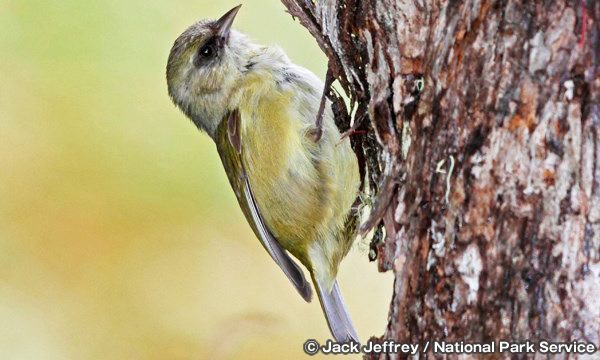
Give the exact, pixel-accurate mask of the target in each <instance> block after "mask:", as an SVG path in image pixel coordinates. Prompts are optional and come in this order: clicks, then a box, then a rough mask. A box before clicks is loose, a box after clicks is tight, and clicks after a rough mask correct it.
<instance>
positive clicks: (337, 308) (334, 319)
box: [313, 276, 360, 342]
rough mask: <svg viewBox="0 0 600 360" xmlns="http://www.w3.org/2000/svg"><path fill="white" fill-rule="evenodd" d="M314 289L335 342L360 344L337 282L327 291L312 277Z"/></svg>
mask: <svg viewBox="0 0 600 360" xmlns="http://www.w3.org/2000/svg"><path fill="white" fill-rule="evenodd" d="M313 281H314V283H315V288H316V289H317V293H318V294H319V300H320V302H321V308H323V313H325V318H326V319H327V325H329V330H330V331H331V334H332V335H333V337H334V338H335V340H336V341H337V342H347V341H350V340H353V341H355V342H360V341H359V339H358V335H357V334H356V330H355V329H354V324H352V320H351V319H350V315H349V314H348V309H347V308H346V304H345V303H344V298H343V297H342V293H341V292H340V287H339V285H338V282H337V280H335V281H334V282H333V286H332V288H331V291H329V292H328V291H327V288H326V287H324V286H323V285H322V284H321V283H320V282H319V280H317V278H316V277H315V276H313Z"/></svg>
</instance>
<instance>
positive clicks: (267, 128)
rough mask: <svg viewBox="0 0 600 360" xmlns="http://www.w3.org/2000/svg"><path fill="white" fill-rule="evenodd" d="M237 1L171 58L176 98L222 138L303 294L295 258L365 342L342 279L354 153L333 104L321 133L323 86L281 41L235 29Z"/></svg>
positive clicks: (336, 316)
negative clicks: (260, 41) (264, 41)
mask: <svg viewBox="0 0 600 360" xmlns="http://www.w3.org/2000/svg"><path fill="white" fill-rule="evenodd" d="M238 9H239V7H237V8H234V9H232V10H231V11H229V12H228V13H227V14H225V15H224V16H223V17H222V18H221V19H219V20H217V21H202V22H199V23H197V24H194V25H192V26H191V27H190V28H189V29H188V30H186V31H185V32H184V33H183V34H182V35H181V36H180V37H179V38H178V39H177V40H176V41H175V44H174V46H173V49H172V50H171V53H170V55H169V61H168V65H167V82H168V85H169V94H170V96H171V98H172V99H173V101H174V102H175V104H177V105H178V106H179V107H180V108H181V109H182V111H183V112H184V113H185V114H186V115H187V116H188V117H190V118H191V119H192V120H193V121H194V123H195V124H196V125H197V126H198V128H199V129H201V130H204V131H206V132H207V133H208V134H209V135H210V136H211V137H212V139H213V140H214V141H215V144H216V146H217V151H218V153H219V155H220V157H221V160H222V162H223V167H224V169H225V172H226V173H227V176H228V179H229V182H230V184H231V187H232V188H233V190H234V192H235V194H236V197H237V199H238V202H239V205H240V208H241V209H242V211H243V213H244V215H245V216H246V219H247V220H248V223H249V224H250V226H251V227H252V229H253V231H254V233H255V234H256V236H257V237H258V238H259V240H260V241H261V243H262V245H263V246H264V247H265V249H266V250H267V252H268V253H269V254H270V255H271V257H272V258H273V260H274V261H275V262H276V263H277V264H278V265H279V267H280V268H281V269H282V270H283V272H284V273H285V274H286V276H287V277H288V278H289V279H290V281H291V282H292V284H293V285H294V286H295V287H296V289H297V290H298V292H299V293H300V294H301V295H302V297H303V298H304V299H305V300H307V301H310V299H311V296H312V291H311V287H310V285H309V284H308V282H307V281H306V279H305V277H304V274H303V272H302V271H301V270H300V268H299V267H298V265H296V263H295V262H294V261H293V260H292V259H291V258H290V256H289V255H288V253H290V254H292V255H293V256H294V257H295V258H297V259H298V260H299V261H300V262H301V263H302V264H303V265H304V266H305V267H306V268H307V270H308V271H309V272H310V275H311V279H312V280H313V283H314V284H315V289H316V290H317V294H318V295H319V300H320V302H321V306H322V308H323V310H324V313H325V315H326V318H327V321H328V325H329V328H330V330H331V332H332V334H333V335H334V337H335V338H336V339H337V340H338V341H346V340H350V339H353V340H358V336H357V334H356V331H355V330H354V326H353V325H352V322H351V320H350V317H349V315H348V313H347V310H346V306H345V304H344V301H343V298H342V296H341V293H340V291H339V286H338V283H337V281H336V280H335V278H336V275H337V272H338V268H339V264H340V262H341V261H342V259H343V258H344V256H345V255H346V254H347V253H348V251H349V250H350V247H351V246H352V242H353V240H354V236H355V229H356V225H357V224H358V217H357V214H356V212H355V211H352V210H351V209H352V205H353V203H354V202H355V200H356V198H357V194H358V185H359V176H358V164H357V160H356V156H355V154H354V153H353V152H352V149H351V148H350V143H349V141H348V139H345V140H343V141H340V138H341V134H340V133H339V130H338V129H337V127H336V126H335V123H334V120H333V112H332V111H331V107H330V103H329V102H328V103H327V106H326V108H325V111H324V114H323V122H322V130H323V132H322V136H321V138H320V139H319V140H317V139H315V137H314V136H312V135H311V134H314V133H315V130H316V128H315V126H316V125H315V120H316V118H317V111H318V108H319V103H320V101H321V94H322V91H323V86H324V85H323V83H322V82H321V81H320V80H319V79H318V78H317V77H316V76H315V75H314V74H312V73H311V72H309V71H308V70H306V69H303V68H301V67H299V66H297V65H295V64H293V63H291V62H290V61H289V59H288V58H287V57H286V56H285V54H284V53H283V52H282V51H281V50H280V49H279V48H277V47H265V46H260V45H256V44H254V43H252V42H251V41H250V40H248V38H247V37H245V36H244V35H242V34H240V33H238V32H236V31H234V30H230V27H231V24H232V22H233V18H234V17H235V15H236V13H237V11H238Z"/></svg>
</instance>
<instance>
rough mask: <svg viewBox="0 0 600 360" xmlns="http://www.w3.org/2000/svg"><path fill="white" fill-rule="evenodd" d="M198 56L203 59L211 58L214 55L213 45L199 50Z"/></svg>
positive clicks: (207, 45)
mask: <svg viewBox="0 0 600 360" xmlns="http://www.w3.org/2000/svg"><path fill="white" fill-rule="evenodd" d="M199 53H200V56H202V57H204V58H211V57H213V56H214V55H215V53H216V51H215V46H214V44H206V45H204V46H202V47H201V48H200V51H199Z"/></svg>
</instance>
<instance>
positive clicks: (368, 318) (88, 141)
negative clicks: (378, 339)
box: [0, 0, 392, 360]
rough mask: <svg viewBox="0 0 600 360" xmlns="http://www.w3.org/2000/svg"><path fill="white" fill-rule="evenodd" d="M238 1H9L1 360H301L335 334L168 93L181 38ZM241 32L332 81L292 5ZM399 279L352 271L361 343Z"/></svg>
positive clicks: (0, 242) (4, 12)
mask: <svg viewBox="0 0 600 360" xmlns="http://www.w3.org/2000/svg"><path fill="white" fill-rule="evenodd" d="M237 4H238V3H236V2H232V1H225V2H219V3H217V2H203V1H190V0H184V1H173V2H164V1H157V0H147V1H139V0H134V1H117V0H104V1H97V2H90V1H78V0H61V1H39V0H37V1H32V0H0V54H2V56H0V73H1V74H2V81H0V130H1V131H0V319H1V320H0V358H1V359H61V360H62V359H128V360H131V359H203V358H207V359H208V358H210V359H241V358H244V359H268V358H286V359H292V358H305V355H304V354H303V353H302V343H303V342H304V341H305V340H306V339H307V338H316V339H318V340H321V341H324V340H325V339H326V338H328V337H329V332H328V330H327V325H326V323H325V320H324V318H323V315H322V314H321V309H320V307H319V305H318V303H317V302H316V301H314V302H313V303H312V304H310V305H306V304H305V303H304V302H303V301H302V299H301V298H300V297H299V296H298V295H297V294H296V292H295V290H294V289H293V287H292V286H291V285H290V284H288V283H287V279H286V278H285V276H283V275H282V274H281V273H280V271H279V270H278V268H277V267H276V266H275V264H274V263H273V262H272V261H271V260H270V259H269V257H268V255H267V253H266V252H265V251H264V250H263V248H262V247H261V246H260V244H259V242H258V240H256V239H255V238H254V235H253V234H252V232H251V230H250V228H249V226H248V225H247V224H246V221H245V219H244V218H243V215H242V214H241V211H240V210H239V209H238V206H237V203H236V201H235V198H234V195H233V192H232V191H231V190H230V188H229V184H228V182H227V180H226V177H225V174H224V172H223V170H222V168H221V164H220V161H219V158H218V156H217V153H216V151H215V150H214V145H213V144H212V142H211V141H210V140H209V139H208V137H206V136H205V135H203V134H201V133H199V132H198V131H197V130H196V129H195V127H194V126H193V125H192V124H191V123H190V121H188V120H187V119H186V118H185V117H184V116H183V115H182V114H181V113H180V112H179V111H178V110H176V109H175V108H174V106H173V105H172V104H171V102H170V100H169V98H168V96H167V92H166V83H165V76H164V73H165V64H166V59H167V56H168V53H169V50H170V48H171V45H172V43H173V41H174V40H175V38H176V37H177V36H178V35H179V34H180V33H181V32H182V31H183V30H184V29H185V28H186V27H187V26H188V25H190V24H192V23H193V22H195V21H197V20H199V19H201V18H205V17H213V18H215V17H218V16H220V15H221V14H222V13H224V12H225V11H227V10H229V9H230V8H231V7H233V6H235V5H237ZM234 26H235V27H236V28H238V29H240V30H242V31H244V32H246V33H248V34H250V36H251V37H252V38H254V39H255V40H256V41H257V42H260V43H266V44H279V45H280V46H282V47H283V48H284V50H285V51H286V52H287V53H288V55H289V56H290V58H291V59H292V60H293V61H295V62H297V63H299V64H301V65H303V66H305V67H307V68H309V69H311V70H312V71H314V72H315V73H316V74H317V75H319V76H321V77H323V76H324V73H325V71H326V60H325V58H324V56H323V54H322V53H321V51H320V50H319V49H318V47H317V45H316V43H315V42H314V41H313V39H312V38H311V37H310V36H309V35H308V32H307V31H306V30H305V29H304V28H302V27H301V26H300V25H299V24H298V23H297V22H294V21H293V20H292V18H291V16H289V14H287V13H285V9H284V7H283V5H281V4H280V3H279V2H278V1H276V0H269V1H258V0H253V1H248V2H246V3H244V6H243V7H242V9H241V11H240V13H239V14H238V17H237V19H236V22H235V25H234ZM391 278H392V277H391V275H390V274H378V273H377V272H376V269H375V266H374V265H373V264H369V263H368V262H367V256H366V254H365V253H364V252H361V251H354V252H353V253H352V254H351V255H350V259H348V260H347V261H346V263H345V264H343V265H342V269H341V274H340V283H341V286H342V289H343V290H344V294H345V296H346V300H347V302H348V304H349V307H350V311H351V314H352V315H353V317H354V321H355V323H356V325H357V328H358V331H359V333H360V335H361V337H362V338H363V340H367V338H368V336H370V335H371V334H381V333H382V331H383V330H384V327H385V324H386V319H387V312H388V304H389V300H390V296H391ZM317 357H319V356H317Z"/></svg>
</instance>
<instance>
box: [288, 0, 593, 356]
mask: <svg viewBox="0 0 600 360" xmlns="http://www.w3.org/2000/svg"><path fill="white" fill-rule="evenodd" d="M283 3H284V4H285V5H286V7H287V8H288V10H289V12H290V14H291V15H292V16H294V17H295V18H298V19H299V20H300V22H301V23H302V25H303V26H305V27H306V28H307V29H308V30H309V31H310V33H311V34H312V35H313V36H314V37H315V38H316V40H317V41H318V43H319V45H320V47H321V48H322V50H323V51H324V52H325V54H326V55H327V56H328V57H329V59H330V65H329V66H330V71H331V73H332V74H333V76H334V78H335V79H337V80H338V82H339V84H340V85H341V87H342V88H343V89H344V90H345V91H346V93H347V94H348V96H349V97H350V99H351V102H352V105H353V106H354V105H355V104H356V105H357V106H355V108H356V109H354V110H351V111H349V112H351V113H352V114H353V122H352V125H353V127H352V129H351V130H350V133H351V134H352V135H350V136H351V137H352V143H353V146H354V148H355V151H356V152H357V155H358V157H359V161H360V163H361V167H362V169H363V174H364V173H365V171H366V174H367V175H368V176H367V178H368V179H369V181H368V182H367V184H366V186H367V187H369V188H370V190H371V191H372V192H373V193H375V194H376V196H375V201H374V205H373V209H372V211H371V215H370V217H369V218H368V219H367V220H366V221H365V222H364V225H363V226H362V228H361V231H362V233H363V234H364V233H366V232H368V231H369V230H370V229H372V228H377V226H378V225H379V224H383V227H384V229H385V239H384V241H380V242H377V240H375V241H374V243H373V244H372V246H373V247H372V249H373V251H374V254H372V255H376V256H377V261H378V264H379V268H380V270H381V271H387V270H393V271H394V273H395V284H394V296H393V299H392V303H391V305H390V316H389V324H388V326H387V329H386V330H385V333H384V335H383V337H382V338H380V339H379V340H378V341H383V340H394V341H396V342H411V343H420V344H424V343H425V342H426V341H427V340H439V341H442V340H445V341H448V342H451V341H465V342H492V341H499V340H501V339H503V340H508V341H525V340H530V341H534V342H537V341H540V340H542V339H545V340H548V341H554V342H558V341H561V342H571V341H573V340H577V341H581V342H593V343H594V344H595V345H596V347H598V346H600V72H599V71H598V70H599V68H598V64H599V62H600V24H599V21H600V1H597V0H587V1H586V0H573V1H567V0H555V1H544V2H542V1H529V0H521V1H512V0H504V1H503V0H498V1H485V0H471V1H441V0H371V1H359V0H350V1H345V0H328V1H317V2H316V4H315V3H313V2H311V1H304V0H283ZM421 79H424V87H423V88H422V91H421V86H420V85H421ZM329 95H330V97H331V98H334V97H335V95H333V94H331V93H330V94H329ZM336 104H338V105H337V106H335V108H338V109H337V113H338V114H339V116H340V119H341V120H340V126H341V127H343V128H344V130H345V129H347V128H349V127H350V125H351V122H350V120H349V117H348V116H344V111H343V109H342V110H340V109H339V108H342V107H343V106H340V105H339V104H340V102H339V101H338V102H336ZM361 130H362V131H361ZM365 169H366V170H365ZM472 356H473V357H477V358H479V357H480V355H472ZM577 356H578V355H570V354H559V355H556V357H555V358H557V359H566V358H577ZM595 356H600V352H597V353H596V354H594V355H591V357H590V358H593V357H595ZM404 357H405V355H402V354H387V355H371V358H381V359H383V358H392V359H394V358H404ZM442 357H443V355H442V354H440V353H433V352H432V345H430V348H429V350H428V351H427V353H426V354H423V353H421V358H442ZM509 357H515V358H546V355H542V354H540V353H537V354H529V355H511V354H509V353H508V352H505V353H496V354H493V355H491V356H489V358H509ZM448 358H450V359H454V358H458V356H457V355H450V356H448ZM463 358H464V357H463ZM486 358H488V357H486Z"/></svg>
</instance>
